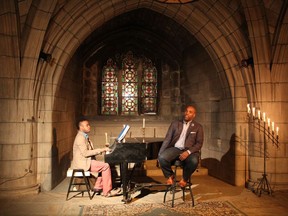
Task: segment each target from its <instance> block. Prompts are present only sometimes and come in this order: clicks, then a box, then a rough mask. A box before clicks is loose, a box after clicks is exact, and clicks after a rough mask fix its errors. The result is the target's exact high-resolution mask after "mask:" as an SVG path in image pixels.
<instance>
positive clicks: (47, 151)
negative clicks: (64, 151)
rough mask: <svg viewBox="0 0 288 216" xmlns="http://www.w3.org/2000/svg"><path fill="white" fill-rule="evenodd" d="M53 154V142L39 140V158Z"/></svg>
mask: <svg viewBox="0 0 288 216" xmlns="http://www.w3.org/2000/svg"><path fill="white" fill-rule="evenodd" d="M51 156H52V143H49V142H38V147H37V157H38V158H49V157H51Z"/></svg>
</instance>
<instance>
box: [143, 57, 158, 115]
mask: <svg viewBox="0 0 288 216" xmlns="http://www.w3.org/2000/svg"><path fill="white" fill-rule="evenodd" d="M141 86H142V89H141V112H142V113H150V114H156V108H157V106H156V102H157V70H156V67H155V66H154V65H153V64H152V61H151V60H150V59H145V60H144V62H143V72H142V85H141Z"/></svg>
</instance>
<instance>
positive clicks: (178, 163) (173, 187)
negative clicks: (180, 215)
mask: <svg viewBox="0 0 288 216" xmlns="http://www.w3.org/2000/svg"><path fill="white" fill-rule="evenodd" d="M172 165H173V166H174V174H175V179H174V183H173V184H172V185H168V186H167V189H166V191H165V193H164V201H163V202H164V203H165V201H166V195H167V193H168V192H170V193H171V194H172V208H173V207H174V200H175V193H176V192H177V187H178V188H179V187H180V186H178V185H177V169H178V168H182V162H181V161H180V160H176V161H175V162H174V164H172ZM191 186H192V182H191V176H190V178H189V180H188V182H187V185H186V187H185V188H181V187H180V188H181V190H182V199H183V201H184V202H185V190H189V194H190V197H191V200H192V206H193V207H194V196H193V192H192V188H191Z"/></svg>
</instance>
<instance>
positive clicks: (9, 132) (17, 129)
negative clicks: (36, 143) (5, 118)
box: [0, 122, 25, 144]
mask: <svg viewBox="0 0 288 216" xmlns="http://www.w3.org/2000/svg"><path fill="white" fill-rule="evenodd" d="M24 132H25V123H14V122H13V123H8V122H5V123H3V122H2V123H0V134H1V136H0V143H5V144H20V143H24V142H25V141H24V139H23V136H25V133H24Z"/></svg>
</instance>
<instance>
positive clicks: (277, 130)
mask: <svg viewBox="0 0 288 216" xmlns="http://www.w3.org/2000/svg"><path fill="white" fill-rule="evenodd" d="M278 133H279V127H276V135H277V136H278Z"/></svg>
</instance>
